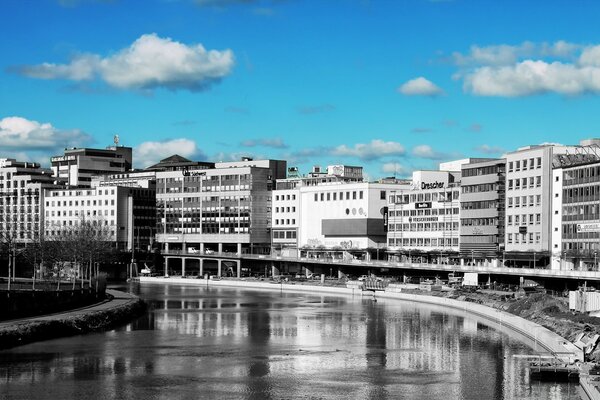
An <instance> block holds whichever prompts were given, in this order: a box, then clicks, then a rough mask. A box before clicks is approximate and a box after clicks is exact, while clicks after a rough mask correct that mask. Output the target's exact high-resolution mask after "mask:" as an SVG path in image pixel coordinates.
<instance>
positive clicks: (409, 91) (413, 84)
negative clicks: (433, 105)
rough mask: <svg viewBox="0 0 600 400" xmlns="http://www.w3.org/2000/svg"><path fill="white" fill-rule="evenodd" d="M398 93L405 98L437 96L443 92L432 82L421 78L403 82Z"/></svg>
mask: <svg viewBox="0 0 600 400" xmlns="http://www.w3.org/2000/svg"><path fill="white" fill-rule="evenodd" d="M398 92H400V93H402V94H403V95H405V96H432V97H433V96H439V95H441V94H443V93H444V91H443V90H442V89H441V88H440V87H438V86H437V85H436V84H434V83H433V82H431V81H429V80H427V79H425V78H423V77H422V76H420V77H418V78H415V79H411V80H409V81H408V82H405V83H404V84H402V85H401V86H400V87H399V88H398Z"/></svg>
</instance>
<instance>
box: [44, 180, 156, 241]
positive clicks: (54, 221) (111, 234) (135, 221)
mask: <svg viewBox="0 0 600 400" xmlns="http://www.w3.org/2000/svg"><path fill="white" fill-rule="evenodd" d="M44 208H45V210H44V217H45V227H44V229H45V235H46V237H48V238H60V236H61V235H65V234H68V232H69V231H72V230H75V228H76V227H77V226H78V225H79V224H80V223H81V222H82V221H89V222H91V223H92V224H93V225H95V226H98V228H99V230H103V231H104V232H105V233H106V238H107V239H108V240H109V241H110V242H113V243H114V245H115V248H117V249H119V250H127V251H131V250H132V249H143V250H147V249H148V246H151V244H152V241H153V231H154V229H155V217H156V192H155V190H154V189H148V188H138V187H124V186H100V187H95V188H66V189H46V191H45V207H44Z"/></svg>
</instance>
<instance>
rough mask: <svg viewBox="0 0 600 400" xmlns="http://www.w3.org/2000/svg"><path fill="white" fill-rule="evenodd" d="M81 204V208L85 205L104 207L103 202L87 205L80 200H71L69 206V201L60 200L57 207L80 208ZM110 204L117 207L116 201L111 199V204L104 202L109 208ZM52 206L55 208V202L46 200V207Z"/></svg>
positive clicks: (88, 203) (90, 201)
mask: <svg viewBox="0 0 600 400" xmlns="http://www.w3.org/2000/svg"><path fill="white" fill-rule="evenodd" d="M80 203H81V206H85V205H88V206H101V205H102V200H87V203H86V201H85V200H81V202H80V201H79V200H69V201H68V204H67V200H64V201H62V202H61V201H60V200H59V201H57V202H56V206H57V207H67V206H68V207H73V206H75V207H78V206H79V205H80ZM109 204H110V205H111V206H114V205H115V200H114V199H111V200H110V202H109V200H108V199H105V200H104V205H105V206H107V205H109ZM50 206H52V207H54V206H55V204H54V201H47V200H46V207H50Z"/></svg>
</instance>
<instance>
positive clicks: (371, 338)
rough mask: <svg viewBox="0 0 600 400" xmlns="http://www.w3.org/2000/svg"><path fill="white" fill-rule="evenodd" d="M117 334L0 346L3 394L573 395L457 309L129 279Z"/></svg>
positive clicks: (521, 347)
mask: <svg viewBox="0 0 600 400" xmlns="http://www.w3.org/2000/svg"><path fill="white" fill-rule="evenodd" d="M132 290H134V291H137V292H139V294H140V295H141V296H143V297H144V298H145V299H147V301H148V304H149V305H150V307H149V311H148V313H147V314H146V315H144V316H142V317H141V318H139V319H138V320H136V321H134V322H132V323H131V324H129V325H127V326H125V327H123V328H120V329H118V330H116V331H112V332H107V333H102V334H93V335H86V336H81V337H73V338H67V339H59V340H52V341H47V342H41V343H35V344H31V345H27V346H23V347H20V348H17V349H13V350H10V351H3V352H0V382H1V383H0V386H1V387H2V390H1V391H0V399H12V398H28V399H35V398H39V399H45V398H52V397H56V398H90V399H105V398H106V399H139V398H149V399H163V398H164V399H192V398H193V399H197V398H215V399H222V398H236V399H280V398H290V399H293V398H299V399H306V398H311V397H312V398H324V399H327V398H331V399H333V398H336V399H337V398H355V399H396V398H406V399H413V398H415V399H438V398H452V399H455V398H456V399H481V398H485V399H503V398H505V399H515V398H544V399H545V398H548V399H557V400H558V399H571V398H573V399H575V398H577V396H576V393H575V390H574V386H572V385H567V384H561V385H559V384H547V383H544V384H539V383H531V382H529V378H528V375H527V371H526V369H525V367H524V363H523V361H522V360H521V359H518V358H514V357H513V355H514V354H523V353H531V352H532V350H531V349H530V348H529V347H527V346H526V345H525V344H522V343H520V342H517V341H516V340H514V339H510V338H509V337H508V336H507V335H505V334H503V333H502V332H500V331H499V330H498V328H500V327H493V328H490V327H489V326H488V325H486V323H485V322H484V321H481V320H477V319H474V318H472V317H469V316H465V315H464V314H463V313H461V312H458V311H448V312H440V310H437V309H435V308H433V307H430V306H425V305H417V304H413V303H400V302H392V301H386V300H381V299H380V300H379V301H378V302H377V303H374V302H373V301H372V300H370V299H366V298H364V299H363V298H361V297H360V296H356V297H331V296H315V295H308V294H302V293H296V294H293V293H280V292H269V291H241V290H234V289H215V288H205V287H183V286H158V285H156V286H142V287H132Z"/></svg>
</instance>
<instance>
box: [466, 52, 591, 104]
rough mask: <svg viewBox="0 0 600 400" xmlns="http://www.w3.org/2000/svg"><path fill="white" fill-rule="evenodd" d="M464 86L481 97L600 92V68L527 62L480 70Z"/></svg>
mask: <svg viewBox="0 0 600 400" xmlns="http://www.w3.org/2000/svg"><path fill="white" fill-rule="evenodd" d="M591 58H592V57H591V56H590V60H589V61H588V62H592V60H591ZM463 87H464V90H465V91H467V92H469V93H472V94H475V95H478V96H504V97H517V96H529V95H535V94H541V93H548V92H555V93H560V94H564V95H579V94H583V93H595V92H600V67H597V66H579V65H575V64H565V63H560V62H552V63H547V62H545V61H532V60H526V61H523V62H520V63H518V64H516V65H512V66H504V67H481V68H477V69H475V70H474V71H473V72H472V73H469V74H467V75H466V76H465V78H464V85H463Z"/></svg>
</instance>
